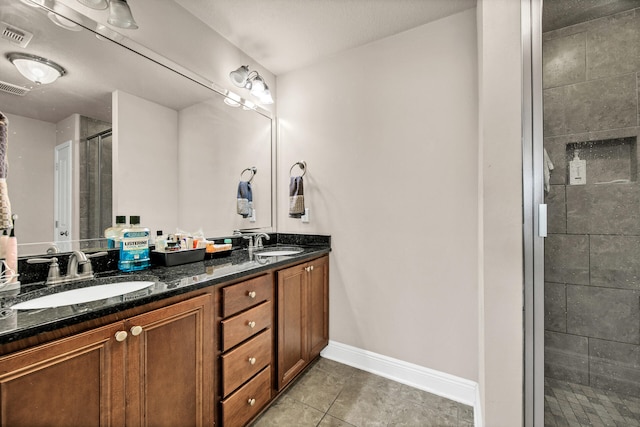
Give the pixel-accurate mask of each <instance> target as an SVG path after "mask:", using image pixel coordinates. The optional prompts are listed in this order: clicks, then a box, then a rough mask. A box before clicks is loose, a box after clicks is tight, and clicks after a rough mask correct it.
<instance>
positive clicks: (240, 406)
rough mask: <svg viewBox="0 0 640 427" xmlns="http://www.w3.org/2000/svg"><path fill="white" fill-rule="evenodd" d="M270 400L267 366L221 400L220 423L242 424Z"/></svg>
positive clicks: (269, 370) (233, 426) (269, 381)
mask: <svg viewBox="0 0 640 427" xmlns="http://www.w3.org/2000/svg"><path fill="white" fill-rule="evenodd" d="M270 400H271V367H270V366H267V367H266V368H264V370H263V371H262V372H260V373H259V374H258V375H256V376H255V378H254V379H252V380H251V381H249V382H248V383H247V384H245V385H244V386H242V387H240V388H239V389H238V391H236V392H235V393H233V394H232V395H231V396H229V397H228V398H226V399H225V400H223V401H222V425H223V426H225V427H236V426H244V425H245V424H246V422H247V421H249V420H250V419H251V418H253V417H254V416H255V415H256V414H257V413H258V412H260V410H261V409H262V408H263V407H264V406H265V405H266V404H267V403H269V401H270Z"/></svg>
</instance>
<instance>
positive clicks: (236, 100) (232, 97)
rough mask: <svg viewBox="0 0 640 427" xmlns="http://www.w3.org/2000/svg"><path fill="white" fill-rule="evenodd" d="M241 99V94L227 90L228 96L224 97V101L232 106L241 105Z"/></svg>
mask: <svg viewBox="0 0 640 427" xmlns="http://www.w3.org/2000/svg"><path fill="white" fill-rule="evenodd" d="M241 101H242V98H240V95H238V94H237V93H233V92H231V91H227V96H225V98H224V103H225V104H227V105H228V106H230V107H239V106H240V102H241Z"/></svg>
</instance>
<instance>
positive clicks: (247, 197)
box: [237, 181, 253, 218]
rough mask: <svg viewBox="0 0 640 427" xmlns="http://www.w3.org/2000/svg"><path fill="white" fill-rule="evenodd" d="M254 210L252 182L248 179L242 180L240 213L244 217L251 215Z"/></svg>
mask: <svg viewBox="0 0 640 427" xmlns="http://www.w3.org/2000/svg"><path fill="white" fill-rule="evenodd" d="M252 210H253V195H252V194H251V184H250V183H249V182H247V181H240V183H239V184H238V204H237V211H238V215H242V218H248V217H250V216H251V212H252Z"/></svg>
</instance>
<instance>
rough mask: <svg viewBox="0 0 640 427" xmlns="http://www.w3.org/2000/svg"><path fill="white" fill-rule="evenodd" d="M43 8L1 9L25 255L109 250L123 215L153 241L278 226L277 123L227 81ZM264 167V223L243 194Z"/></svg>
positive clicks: (2, 99)
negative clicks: (35, 71)
mask: <svg viewBox="0 0 640 427" xmlns="http://www.w3.org/2000/svg"><path fill="white" fill-rule="evenodd" d="M38 3H39V4H42V6H38V5H36V4H35V3H32V2H31V1H29V0H21V1H17V0H0V21H1V24H0V25H2V26H3V36H2V38H0V111H2V112H3V113H4V114H5V115H6V116H7V117H8V119H9V148H8V160H9V174H8V178H7V183H8V186H9V196H10V199H11V203H12V210H13V212H14V213H15V214H17V215H18V219H17V221H16V227H15V229H16V235H17V238H18V242H19V243H20V255H33V254H38V253H43V252H44V251H45V250H46V249H47V248H48V247H49V246H51V244H52V243H55V244H56V246H58V247H59V248H60V249H61V250H62V251H64V250H65V248H67V249H69V248H72V247H73V248H75V246H73V245H77V244H76V243H73V242H77V241H83V242H85V243H84V247H91V245H92V243H87V242H91V241H94V240H95V241H96V243H95V244H96V245H97V246H99V243H100V242H99V241H98V240H96V239H100V238H101V237H102V236H103V233H104V230H105V228H107V227H109V226H110V225H111V224H112V223H113V221H114V217H115V216H116V215H126V216H127V217H128V216H130V215H140V216H141V218H142V224H143V225H145V226H147V227H149V229H150V230H151V234H152V235H155V233H156V231H157V230H162V231H163V233H165V234H167V233H171V232H175V231H176V230H177V229H179V230H184V231H189V232H196V231H199V230H202V231H203V232H204V234H205V236H207V237H213V236H224V235H229V234H231V232H232V231H233V230H234V229H248V228H252V229H262V230H270V229H272V226H273V224H272V220H273V207H272V206H273V205H272V176H273V166H274V155H273V154H274V153H273V150H274V143H273V141H272V139H273V130H272V127H273V126H272V125H273V123H272V122H273V120H272V117H271V115H270V113H268V112H267V111H266V110H261V109H260V108H256V107H254V108H248V107H246V106H245V105H240V106H239V105H238V103H234V102H227V103H225V102H224V101H225V100H227V101H229V100H228V99H227V98H226V97H225V96H224V95H223V94H221V93H219V89H218V90H214V87H215V84H212V83H210V82H207V81H206V80H204V79H202V78H200V77H199V76H194V75H193V74H190V73H189V72H187V71H186V70H184V68H182V67H181V66H179V65H177V64H173V63H172V62H170V61H169V60H166V59H165V58H162V57H161V56H158V55H157V54H155V53H152V52H149V51H148V50H145V49H144V48H143V47H142V46H139V45H136V44H135V43H134V42H132V41H130V40H127V39H126V38H124V37H122V36H121V35H120V34H117V33H111V32H109V30H107V29H104V28H101V27H100V26H98V25H97V24H96V23H95V22H93V21H90V20H89V19H88V18H86V17H84V16H81V15H77V13H76V12H74V11H72V10H70V9H69V8H66V7H65V6H64V5H62V4H59V3H56V2H55V1H53V0H38ZM65 17H67V18H70V19H65ZM16 52H17V53H21V54H29V55H35V56H38V57H42V58H46V59H48V60H50V61H53V62H55V63H57V64H59V65H60V66H61V67H63V68H64V70H65V74H64V75H63V76H61V77H60V78H58V79H57V80H56V81H54V82H53V83H49V84H36V83H34V82H32V81H30V80H28V79H27V78H25V77H24V76H23V75H21V73H20V72H18V69H17V68H16V67H15V66H14V64H13V63H12V62H11V61H10V60H9V59H8V55H10V54H11V53H16ZM150 53H152V55H150ZM252 168H255V170H256V173H255V175H254V176H253V179H252V180H251V186H252V193H253V205H254V208H255V212H256V214H255V216H254V217H247V218H245V217H243V216H241V215H238V214H237V212H236V194H237V187H238V182H239V181H240V180H248V179H249V178H250V177H251V173H250V172H244V173H243V171H245V169H252Z"/></svg>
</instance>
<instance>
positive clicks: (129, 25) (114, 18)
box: [107, 0, 138, 30]
mask: <svg viewBox="0 0 640 427" xmlns="http://www.w3.org/2000/svg"><path fill="white" fill-rule="evenodd" d="M107 22H108V23H109V24H111V25H114V26H116V27H120V28H125V29H129V30H135V29H136V28H138V24H136V21H135V20H134V19H133V15H132V14H131V9H129V5H128V4H127V2H126V1H125V0H111V1H110V2H109V19H107Z"/></svg>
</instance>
